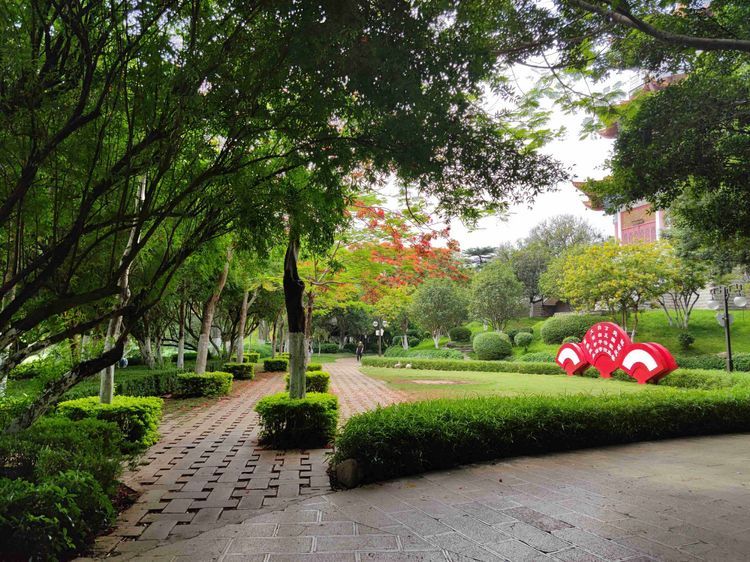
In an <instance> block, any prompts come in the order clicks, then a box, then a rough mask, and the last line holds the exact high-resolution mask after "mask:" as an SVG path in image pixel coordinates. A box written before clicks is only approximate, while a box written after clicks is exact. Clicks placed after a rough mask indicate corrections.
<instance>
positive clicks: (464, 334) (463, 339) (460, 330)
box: [448, 326, 471, 343]
mask: <svg viewBox="0 0 750 562" xmlns="http://www.w3.org/2000/svg"><path fill="white" fill-rule="evenodd" d="M448 335H449V336H450V337H451V341H455V342H460V343H468V342H470V341H471V330H470V329H469V328H467V327H466V326H456V327H455V328H451V330H450V331H449V332H448Z"/></svg>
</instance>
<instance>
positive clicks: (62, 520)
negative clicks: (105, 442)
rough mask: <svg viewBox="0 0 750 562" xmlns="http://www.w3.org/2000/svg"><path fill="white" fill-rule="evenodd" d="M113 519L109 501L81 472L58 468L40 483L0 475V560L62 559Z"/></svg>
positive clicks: (89, 478)
mask: <svg viewBox="0 0 750 562" xmlns="http://www.w3.org/2000/svg"><path fill="white" fill-rule="evenodd" d="M114 519H115V510H114V508H113V507H112V503H111V502H110V500H109V498H108V497H107V496H106V495H105V494H104V492H103V491H102V489H101V487H100V486H99V483H98V482H97V481H96V480H94V478H93V477H92V476H91V474H88V473H86V472H76V471H66V472H61V473H58V474H56V475H54V476H50V477H49V478H47V479H45V480H43V481H42V482H40V483H32V482H28V481H26V480H22V479H18V478H16V479H10V478H0V555H2V558H3V560H65V559H68V558H70V557H71V556H72V555H74V554H75V553H77V552H80V551H81V550H82V549H83V548H84V547H85V546H86V545H87V544H88V543H90V542H91V541H92V540H93V538H94V536H95V535H96V534H97V533H99V532H101V531H103V530H104V529H106V528H107V527H109V526H110V525H111V524H112V523H113V522H114Z"/></svg>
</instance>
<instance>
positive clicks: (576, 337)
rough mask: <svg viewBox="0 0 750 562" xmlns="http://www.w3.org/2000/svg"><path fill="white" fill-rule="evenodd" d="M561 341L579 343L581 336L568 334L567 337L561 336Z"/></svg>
mask: <svg viewBox="0 0 750 562" xmlns="http://www.w3.org/2000/svg"><path fill="white" fill-rule="evenodd" d="M562 342H563V343H581V338H579V337H578V336H568V337H567V338H563V341H562Z"/></svg>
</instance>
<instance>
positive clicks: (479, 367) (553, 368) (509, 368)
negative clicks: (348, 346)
mask: <svg viewBox="0 0 750 562" xmlns="http://www.w3.org/2000/svg"><path fill="white" fill-rule="evenodd" d="M397 363H403V358H402V359H398V358H392V357H363V358H362V365H365V366H370V367H395V365H396V364H397ZM409 363H410V364H411V368H412V369H427V370H436V371H489V372H496V373H529V374H538V375H559V374H561V373H563V370H562V369H560V367H558V366H557V364H556V363H522V362H519V361H472V360H462V361H449V360H443V359H409Z"/></svg>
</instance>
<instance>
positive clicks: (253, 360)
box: [245, 351, 260, 363]
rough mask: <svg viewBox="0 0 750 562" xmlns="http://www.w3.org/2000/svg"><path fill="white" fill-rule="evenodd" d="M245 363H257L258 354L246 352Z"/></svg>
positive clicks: (258, 359)
mask: <svg viewBox="0 0 750 562" xmlns="http://www.w3.org/2000/svg"><path fill="white" fill-rule="evenodd" d="M245 361H247V362H248V363H258V362H259V361H260V353H255V352H252V351H250V352H248V353H245Z"/></svg>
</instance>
